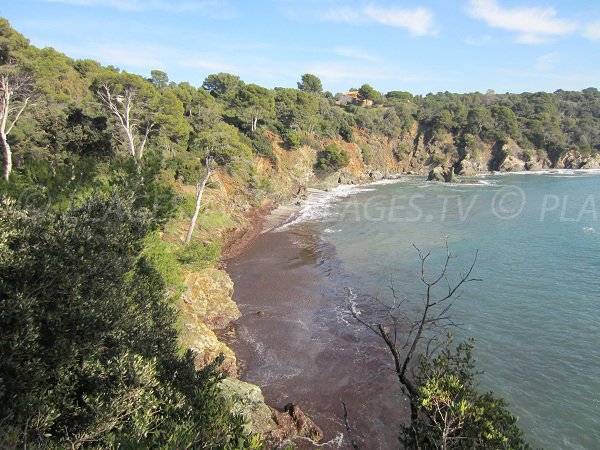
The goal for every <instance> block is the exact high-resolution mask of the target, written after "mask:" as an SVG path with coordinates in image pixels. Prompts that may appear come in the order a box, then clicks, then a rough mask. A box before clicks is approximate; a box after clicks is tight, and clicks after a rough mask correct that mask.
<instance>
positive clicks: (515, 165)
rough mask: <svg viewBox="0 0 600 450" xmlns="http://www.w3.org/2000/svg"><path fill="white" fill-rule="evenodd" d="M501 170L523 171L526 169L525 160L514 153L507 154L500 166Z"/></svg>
mask: <svg viewBox="0 0 600 450" xmlns="http://www.w3.org/2000/svg"><path fill="white" fill-rule="evenodd" d="M498 170H499V171H500V172H521V171H523V170H525V162H524V161H522V160H520V159H519V158H517V157H516V156H513V155H506V157H505V158H504V160H503V161H502V162H501V163H500V166H499V167H498Z"/></svg>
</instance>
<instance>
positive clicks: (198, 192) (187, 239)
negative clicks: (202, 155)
mask: <svg viewBox="0 0 600 450" xmlns="http://www.w3.org/2000/svg"><path fill="white" fill-rule="evenodd" d="M211 174H212V170H211V169H210V168H209V167H208V164H207V167H206V175H205V176H204V179H203V180H202V183H201V184H198V185H196V207H195V208H194V215H193V216H192V221H191V222H190V229H189V230H188V232H187V236H186V237H185V245H188V244H189V243H190V241H191V240H192V234H193V233H194V228H196V220H198V214H199V213H200V202H201V201H202V194H203V193H204V188H205V187H206V183H207V182H208V179H209V178H210V175H211Z"/></svg>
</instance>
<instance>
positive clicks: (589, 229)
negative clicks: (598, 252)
mask: <svg viewBox="0 0 600 450" xmlns="http://www.w3.org/2000/svg"><path fill="white" fill-rule="evenodd" d="M583 232H584V233H587V234H596V230H595V229H594V228H592V227H583Z"/></svg>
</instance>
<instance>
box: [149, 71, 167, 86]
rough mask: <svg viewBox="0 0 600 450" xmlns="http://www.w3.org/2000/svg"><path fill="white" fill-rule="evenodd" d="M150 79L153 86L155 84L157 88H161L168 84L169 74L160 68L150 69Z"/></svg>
mask: <svg viewBox="0 0 600 450" xmlns="http://www.w3.org/2000/svg"><path fill="white" fill-rule="evenodd" d="M150 81H151V82H152V84H154V86H156V87H157V88H158V89H159V90H162V89H163V88H165V87H166V86H167V85H168V84H169V75H167V73H166V72H163V71H162V70H156V69H154V70H151V71H150Z"/></svg>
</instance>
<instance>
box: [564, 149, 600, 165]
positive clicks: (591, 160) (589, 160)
mask: <svg viewBox="0 0 600 450" xmlns="http://www.w3.org/2000/svg"><path fill="white" fill-rule="evenodd" d="M556 167H557V168H558V169H600V156H595V157H589V156H582V155H581V154H580V153H579V152H577V151H570V152H567V153H566V154H565V155H564V156H563V157H562V158H560V160H559V161H557V163H556Z"/></svg>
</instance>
